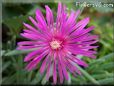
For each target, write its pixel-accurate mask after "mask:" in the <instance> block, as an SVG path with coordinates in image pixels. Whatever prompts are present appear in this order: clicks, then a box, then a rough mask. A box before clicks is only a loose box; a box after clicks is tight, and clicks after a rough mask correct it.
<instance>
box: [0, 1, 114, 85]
mask: <svg viewBox="0 0 114 86" xmlns="http://www.w3.org/2000/svg"><path fill="white" fill-rule="evenodd" d="M106 3H109V2H106ZM65 4H66V5H67V7H68V11H70V9H73V10H77V9H81V11H82V13H81V15H80V16H79V18H78V21H79V20H80V19H83V18H85V17H87V16H89V17H90V19H91V21H90V23H89V25H88V26H90V25H94V26H96V28H95V29H94V31H92V33H93V34H97V35H99V42H98V43H97V45H99V48H98V49H97V51H98V54H97V58H96V59H89V58H86V57H82V59H84V60H85V61H86V62H87V63H88V64H89V67H88V68H81V67H79V69H80V70H81V72H82V74H83V75H82V76H77V78H75V77H74V76H73V75H72V74H70V73H69V76H70V79H69V80H68V81H65V82H64V84H79V85H82V84H113V82H114V74H113V72H114V53H113V47H114V42H113V40H114V37H113V31H114V26H113V25H114V8H110V7H104V8H103V7H101V8H99V7H98V8H96V7H86V8H83V7H80V6H76V5H75V2H70V3H65ZM45 5H49V7H50V8H51V9H52V10H53V12H54V16H56V10H57V3H55V2H50V3H46V2H42V3H30V4H23V3H15V4H13V3H3V4H2V51H1V53H2V63H3V64H2V80H1V81H0V82H2V84H50V83H52V77H50V80H49V81H46V79H45V74H44V75H40V74H39V71H38V69H37V70H33V71H31V72H28V71H26V70H25V69H24V68H25V66H26V63H24V62H23V58H24V56H25V55H26V53H28V52H30V51H17V50H16V46H17V42H19V41H22V40H25V39H24V38H22V37H21V36H20V32H22V30H23V29H24V28H25V27H23V24H22V23H23V22H28V23H30V22H29V21H28V16H29V15H31V16H34V15H35V9H36V8H39V9H41V11H42V12H43V14H44V15H45V7H44V6H45ZM39 66H40V64H39V65H38V67H39Z"/></svg>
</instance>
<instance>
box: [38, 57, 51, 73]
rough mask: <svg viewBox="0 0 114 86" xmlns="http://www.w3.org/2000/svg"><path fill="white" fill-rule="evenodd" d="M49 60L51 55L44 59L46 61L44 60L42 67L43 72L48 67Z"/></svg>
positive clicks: (41, 71)
mask: <svg viewBox="0 0 114 86" xmlns="http://www.w3.org/2000/svg"><path fill="white" fill-rule="evenodd" d="M48 61H49V55H48V56H47V57H46V58H45V59H44V61H43V62H42V65H41V67H40V73H41V74H43V73H44V71H45V68H46V64H47V62H48Z"/></svg>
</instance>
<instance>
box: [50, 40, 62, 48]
mask: <svg viewBox="0 0 114 86" xmlns="http://www.w3.org/2000/svg"><path fill="white" fill-rule="evenodd" d="M50 46H51V48H52V49H58V48H60V47H61V42H59V41H52V42H50Z"/></svg>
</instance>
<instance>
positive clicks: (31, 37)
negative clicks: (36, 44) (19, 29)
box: [21, 33, 46, 40]
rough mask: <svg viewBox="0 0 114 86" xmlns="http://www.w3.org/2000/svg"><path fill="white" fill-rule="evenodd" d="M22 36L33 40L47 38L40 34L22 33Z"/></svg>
mask: <svg viewBox="0 0 114 86" xmlns="http://www.w3.org/2000/svg"><path fill="white" fill-rule="evenodd" d="M21 36H23V37H25V38H28V39H31V40H46V39H45V38H44V37H42V36H40V35H38V34H29V33H21Z"/></svg>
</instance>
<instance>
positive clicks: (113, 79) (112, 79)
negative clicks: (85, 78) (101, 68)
mask: <svg viewBox="0 0 114 86" xmlns="http://www.w3.org/2000/svg"><path fill="white" fill-rule="evenodd" d="M98 82H99V83H100V84H111V83H113V82H114V77H112V78H106V79H102V80H98Z"/></svg>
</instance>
